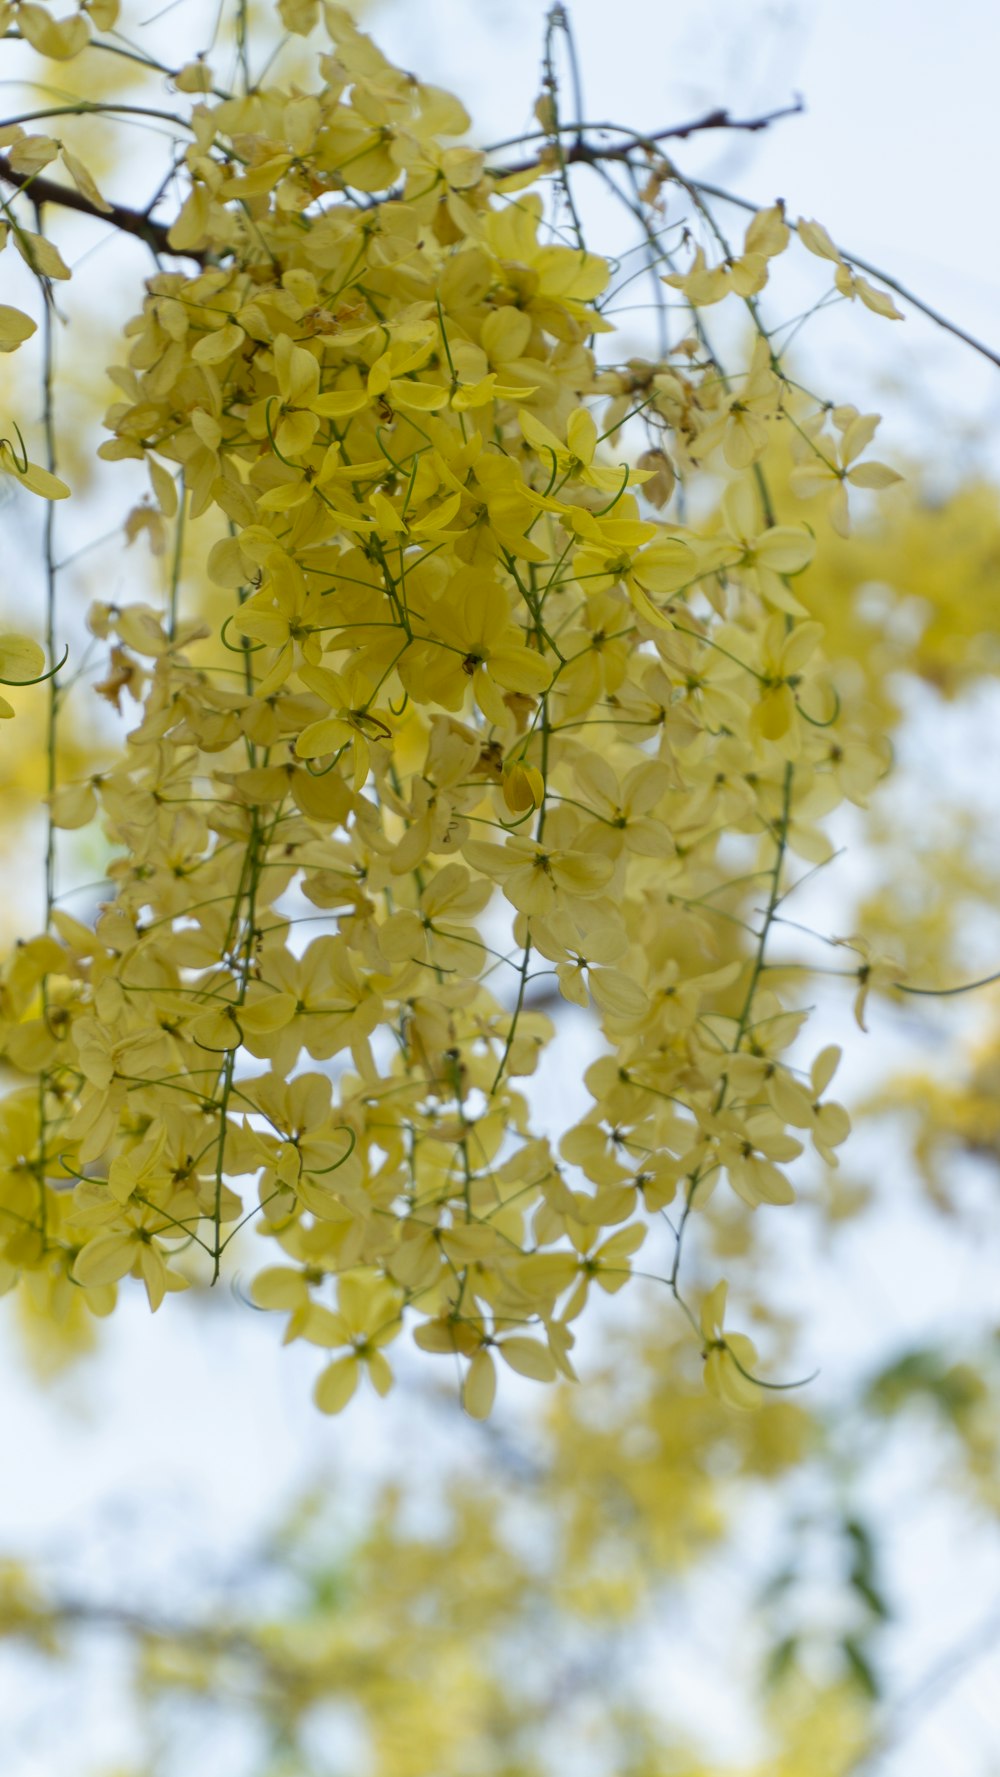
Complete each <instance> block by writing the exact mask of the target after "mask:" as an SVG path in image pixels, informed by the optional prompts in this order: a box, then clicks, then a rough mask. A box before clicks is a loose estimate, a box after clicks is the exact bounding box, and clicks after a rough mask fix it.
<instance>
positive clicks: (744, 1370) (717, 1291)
mask: <svg viewBox="0 0 1000 1777" xmlns="http://www.w3.org/2000/svg"><path fill="white" fill-rule="evenodd" d="M728 1289H729V1286H728V1284H725V1283H717V1284H716V1286H715V1288H714V1290H710V1291H709V1293H708V1295H707V1296H706V1297H705V1300H704V1301H703V1303H702V1305H701V1332H702V1338H703V1339H704V1341H705V1349H704V1358H705V1387H706V1388H707V1389H708V1391H709V1393H710V1394H714V1395H715V1397H716V1399H717V1400H720V1401H723V1402H724V1403H725V1405H726V1406H727V1407H742V1408H752V1407H759V1406H760V1395H761V1391H760V1388H759V1387H758V1385H757V1384H756V1383H755V1382H754V1381H753V1380H752V1375H753V1371H754V1369H755V1368H756V1364H757V1348H756V1346H755V1345H754V1344H753V1341H752V1340H750V1339H748V1338H747V1337H746V1334H745V1333H727V1332H725V1330H724V1323H725V1315H726V1296H727V1293H728Z"/></svg>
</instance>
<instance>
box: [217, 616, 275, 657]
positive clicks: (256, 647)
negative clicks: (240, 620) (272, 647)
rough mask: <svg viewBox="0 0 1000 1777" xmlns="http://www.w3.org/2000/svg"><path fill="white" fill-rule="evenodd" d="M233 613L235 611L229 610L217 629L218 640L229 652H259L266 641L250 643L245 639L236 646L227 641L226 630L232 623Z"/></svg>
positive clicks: (265, 644) (264, 646) (265, 645)
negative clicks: (218, 629)
mask: <svg viewBox="0 0 1000 1777" xmlns="http://www.w3.org/2000/svg"><path fill="white" fill-rule="evenodd" d="M235 615H236V612H234V611H231V612H230V613H229V616H228V617H227V618H226V620H225V622H224V623H223V625H222V628H221V629H220V631H219V640H220V642H221V643H222V646H223V647H224V648H225V649H227V650H228V652H229V653H230V654H259V653H260V651H261V649H262V648H266V647H267V643H266V642H254V643H252V644H251V643H250V642H249V641H246V642H243V643H241V644H240V646H239V647H238V648H237V647H235V646H234V645H233V643H232V642H227V640H226V631H227V629H228V628H229V625H230V624H231V623H232V621H233V618H234V616H235Z"/></svg>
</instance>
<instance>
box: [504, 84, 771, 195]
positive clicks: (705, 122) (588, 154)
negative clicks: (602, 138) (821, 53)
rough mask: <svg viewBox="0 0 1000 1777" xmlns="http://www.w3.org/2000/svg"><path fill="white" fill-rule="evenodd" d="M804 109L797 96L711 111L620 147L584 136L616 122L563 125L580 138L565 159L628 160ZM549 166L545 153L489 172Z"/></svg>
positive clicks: (762, 125)
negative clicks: (751, 111)
mask: <svg viewBox="0 0 1000 1777" xmlns="http://www.w3.org/2000/svg"><path fill="white" fill-rule="evenodd" d="M804 110H805V106H804V105H803V103H802V100H801V98H796V100H795V103H794V105H785V106H783V107H782V108H781V109H780V110H779V111H768V112H765V113H764V114H763V115H762V116H760V117H747V118H743V117H730V115H729V112H728V111H726V110H721V109H718V110H715V111H707V112H706V113H705V115H704V117H696V118H694V119H693V120H692V122H691V123H676V124H672V125H671V126H670V128H669V129H665V130H655V131H654V132H653V134H652V135H651V136H629V137H628V138H627V140H626V141H624V142H620V143H619V144H618V146H617V147H616V148H612V147H608V146H603V145H602V146H598V145H595V144H593V143H590V142H585V141H583V140H582V139H580V137H581V133H582V132H583V131H584V130H588V131H596V132H598V133H600V132H601V131H602V130H614V129H617V128H618V126H617V125H616V124H610V123H592V124H582V123H572V124H565V125H564V126H563V133H564V134H566V135H569V134H570V133H572V134H574V135H575V136H576V137H577V138H578V139H577V140H576V141H575V142H573V143H571V145H570V146H569V147H568V148H567V149H566V150H565V152H564V154H563V160H564V162H565V163H566V165H567V166H572V165H574V164H575V165H580V164H583V165H585V166H598V165H603V164H604V163H605V162H606V161H609V160H613V161H627V160H630V159H631V157H632V155H633V154H637V153H639V152H640V151H642V150H645V151H646V152H647V153H648V152H650V151H651V150H653V149H654V148H655V147H656V144H657V143H659V142H686V141H687V139H688V137H689V136H695V135H698V134H699V133H700V132H701V131H702V130H746V131H749V132H753V131H756V130H766V129H767V128H768V127H769V126H770V125H771V124H772V123H777V122H778V120H779V119H780V118H782V117H798V116H800V115H801V113H802V112H803V111H804ZM545 134H546V132H545V131H544V130H539V131H538V135H539V136H544V135H545ZM520 139H521V141H525V140H528V139H530V138H526V137H523V136H522V137H521V138H520ZM505 146H508V144H504V143H500V144H498V146H497V149H488V150H487V152H488V153H496V152H497V151H498V149H499V148H500V147H505ZM547 165H548V163H547V161H546V157H545V155H544V154H540V155H536V156H534V157H533V158H531V159H528V160H521V161H515V162H513V163H512V165H510V166H505V167H490V168H489V169H488V171H490V172H491V173H493V174H495V176H496V177H497V178H506V177H507V175H508V174H511V173H531V172H534V171H535V170H536V169H537V170H538V171H539V172H540V171H542V170H543V169H545V168H546V167H547Z"/></svg>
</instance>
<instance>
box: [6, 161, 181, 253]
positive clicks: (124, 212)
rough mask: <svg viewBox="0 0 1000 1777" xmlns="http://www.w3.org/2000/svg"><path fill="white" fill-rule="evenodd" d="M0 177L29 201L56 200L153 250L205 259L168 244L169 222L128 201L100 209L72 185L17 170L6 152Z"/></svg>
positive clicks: (50, 202) (46, 202)
mask: <svg viewBox="0 0 1000 1777" xmlns="http://www.w3.org/2000/svg"><path fill="white" fill-rule="evenodd" d="M0 179H2V180H5V181H6V183H7V184H8V185H13V186H15V187H16V188H17V190H18V191H23V192H25V193H26V195H27V196H28V197H30V198H31V201H32V203H34V204H37V205H38V206H39V207H41V206H42V205H43V204H59V205H60V206H61V207H62V208H63V209H64V210H77V211H79V213H80V215H82V216H93V217H94V218H95V220H96V221H98V222H106V223H107V224H108V226H109V227H110V228H117V229H119V230H120V231H121V233H122V234H130V235H134V236H135V238H136V239H137V240H140V241H144V242H145V244H146V246H147V247H150V248H151V249H152V251H153V252H154V253H166V254H170V255H171V257H173V258H175V259H195V260H197V261H198V263H199V265H203V264H204V263H205V255H204V253H198V252H195V251H193V250H192V249H191V248H190V247H188V248H185V249H184V250H183V251H182V250H181V249H180V248H178V247H172V246H171V245H170V240H169V235H170V224H169V223H166V222H154V220H153V218H152V217H151V216H147V215H146V213H145V212H144V211H143V210H132V209H129V207H128V205H127V204H109V205H108V207H107V209H106V210H102V209H101V208H100V207H99V206H98V205H97V204H95V203H93V202H92V201H91V199H90V198H89V197H85V196H84V194H83V192H82V191H77V190H76V189H75V188H74V187H73V186H72V185H60V184H58V183H57V182H56V180H54V179H45V178H43V177H42V176H41V175H39V174H26V173H16V172H15V171H14V168H13V167H12V166H11V164H10V162H9V160H8V159H7V157H6V155H3V154H0Z"/></svg>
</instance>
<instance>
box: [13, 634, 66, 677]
mask: <svg viewBox="0 0 1000 1777" xmlns="http://www.w3.org/2000/svg"><path fill="white" fill-rule="evenodd" d="M68 659H69V644H68V643H67V645H66V647H65V648H64V650H63V657H62V659H61V660H57V661H56V664H55V666H50V667H49V670H48V672H47V673H39V675H38V677H37V679H4V678H0V685H44V684H45V681H46V679H54V678H55V676H56V674H57V673H61V672H62V669H63V667H64V666H65V665H66V662H67V660H68Z"/></svg>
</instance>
